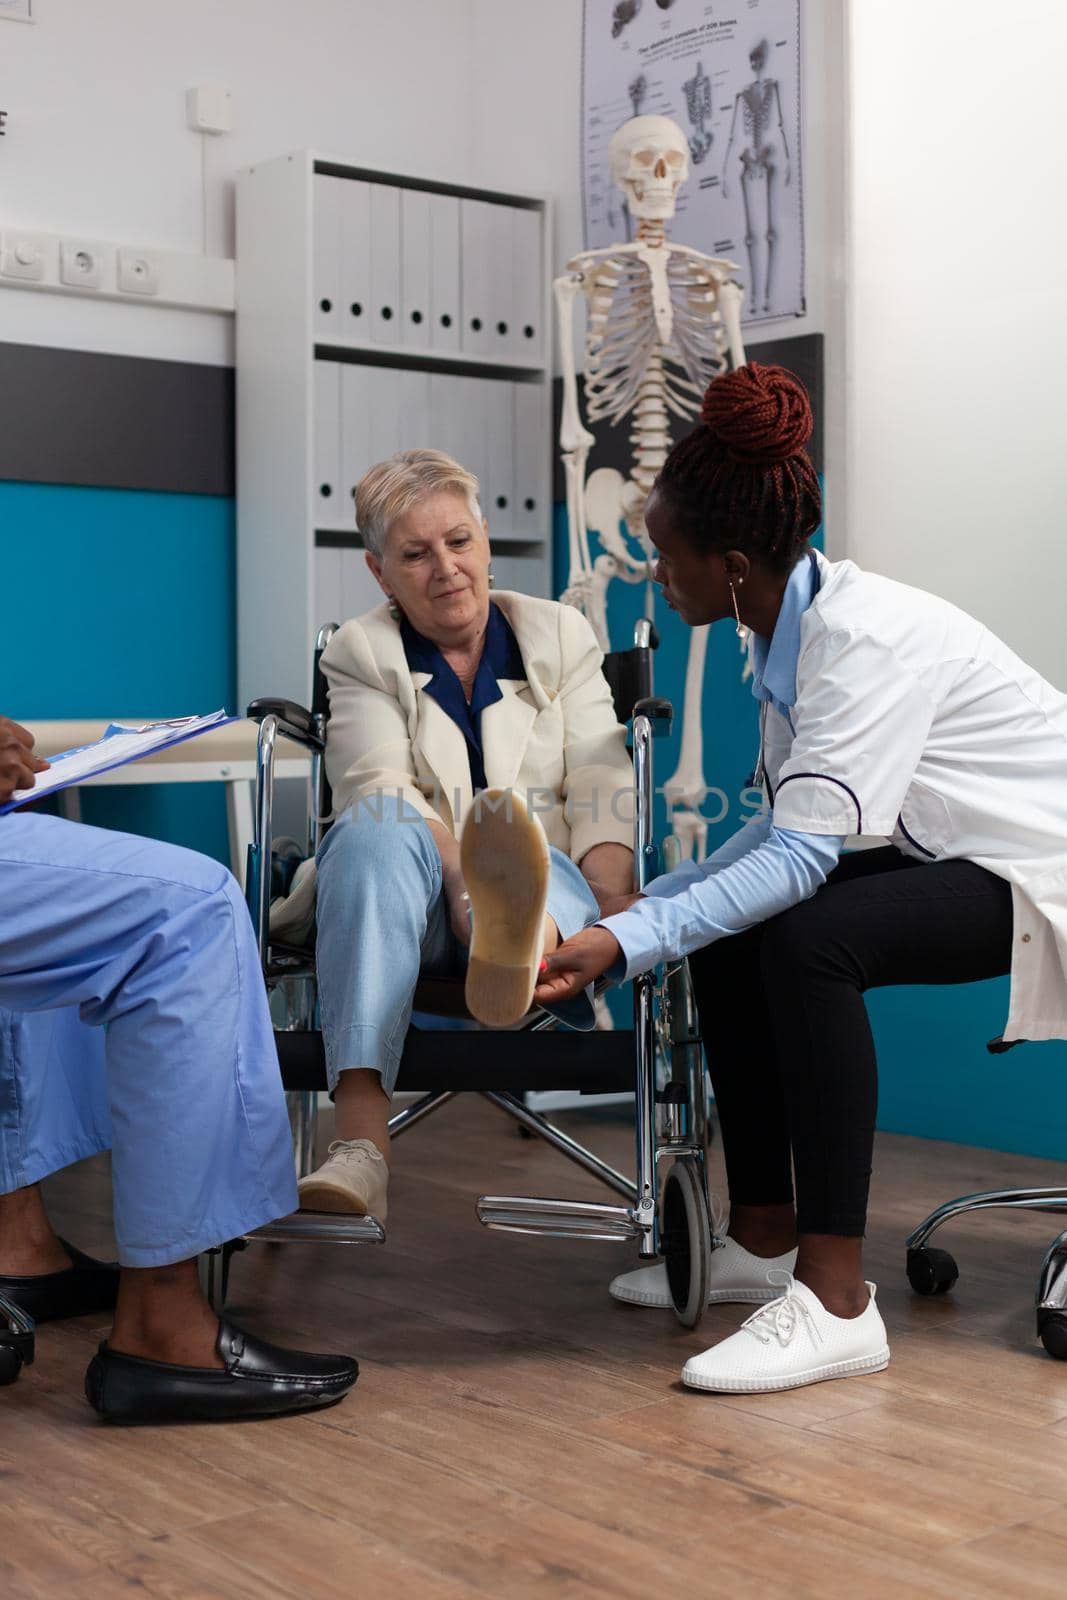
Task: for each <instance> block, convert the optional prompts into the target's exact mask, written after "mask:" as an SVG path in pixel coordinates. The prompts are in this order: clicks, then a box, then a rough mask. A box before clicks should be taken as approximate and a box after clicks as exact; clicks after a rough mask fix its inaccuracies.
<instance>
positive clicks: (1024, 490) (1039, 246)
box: [846, 0, 1067, 689]
mask: <svg viewBox="0 0 1067 1600" xmlns="http://www.w3.org/2000/svg"><path fill="white" fill-rule="evenodd" d="M850 9H851V17H850V26H851V75H852V130H853V134H852V159H851V178H850V185H849V194H850V211H851V238H850V242H849V265H848V284H849V295H848V299H849V304H848V351H849V372H850V383H849V393H848V413H847V435H848V437H847V456H846V472H847V497H848V498H847V506H848V516H847V531H846V539H847V548H848V553H849V554H850V555H852V556H853V557H854V558H855V559H856V560H857V561H858V562H859V563H860V564H861V565H864V566H868V567H871V568H872V569H874V570H876V571H879V572H883V573H886V574H887V575H888V576H890V577H895V578H899V579H901V580H903V581H905V582H909V583H915V584H917V585H919V586H920V587H923V588H927V589H930V590H933V591H934V592H935V593H938V594H942V595H945V596H946V597H947V598H949V599H951V600H954V601H955V602H956V603H957V604H959V605H961V606H963V607H964V608H965V609H967V610H969V611H971V612H972V613H974V614H975V615H977V616H979V617H980V618H982V620H983V621H985V622H986V623H987V624H988V625H989V626H990V627H992V628H994V629H995V630H996V631H997V632H999V633H1000V634H1001V635H1002V637H1004V638H1005V639H1006V640H1007V641H1008V642H1009V643H1010V644H1011V645H1012V646H1013V648H1015V649H1016V650H1018V651H1019V652H1020V653H1021V654H1022V655H1023V656H1025V657H1026V658H1028V659H1029V660H1031V661H1032V662H1033V663H1034V664H1035V665H1036V666H1037V667H1038V668H1039V669H1040V670H1041V671H1043V672H1044V673H1045V674H1046V675H1047V676H1049V677H1050V678H1051V679H1052V680H1053V682H1054V683H1056V684H1057V685H1058V686H1059V687H1060V688H1064V689H1067V629H1065V627H1064V593H1065V579H1067V318H1065V316H1064V296H1063V286H1064V282H1065V281H1067V259H1065V257H1067V209H1065V203H1064V194H1065V186H1067V145H1065V142H1064V137H1063V112H1062V107H1061V105H1060V100H1059V96H1060V93H1061V92H1062V89H1061V86H1060V82H1059V77H1058V71H1059V68H1060V66H1061V65H1062V63H1063V61H1064V60H1065V59H1067V6H1064V5H1063V4H1062V3H1061V0H1015V4H1013V5H1012V6H1011V7H1009V8H1008V9H1005V8H1004V7H1003V6H1001V5H998V4H994V3H993V0H938V3H937V4H931V3H930V0H852V4H851V8H850Z"/></svg>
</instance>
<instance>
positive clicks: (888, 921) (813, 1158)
mask: <svg viewBox="0 0 1067 1600" xmlns="http://www.w3.org/2000/svg"><path fill="white" fill-rule="evenodd" d="M892 854H893V855H896V856H898V861H897V862H895V863H891V862H889V861H885V862H884V864H883V863H880V862H879V861H878V860H876V859H870V858H877V857H885V852H883V851H871V852H862V853H859V854H858V855H856V856H851V857H848V858H846V860H845V862H843V863H842V866H841V867H840V868H839V869H838V870H837V872H835V873H834V874H832V875H831V878H830V879H829V880H828V881H827V883H826V884H825V885H824V887H823V888H822V889H820V890H819V892H818V893H817V894H816V895H814V896H813V897H812V898H811V899H810V900H808V901H805V902H804V904H803V905H799V906H796V907H794V908H793V909H792V910H791V911H787V912H784V913H783V914H782V915H781V916H780V917H776V918H774V919H773V920H772V921H771V922H769V923H768V924H767V925H766V927H765V928H764V931H763V938H762V941H761V945H760V965H761V971H762V989H763V995H764V996H765V1005H766V1010H767V1012H768V1013H769V1019H770V1032H771V1037H772V1038H773V1041H774V1047H775V1049H774V1055H775V1060H776V1063H777V1084H778V1086H779V1088H778V1093H780V1094H781V1096H782V1097H783V1098H784V1102H785V1109H786V1116H787V1120H788V1126H789V1129H790V1134H791V1141H792V1150H793V1164H794V1172H795V1178H796V1191H797V1231H798V1243H799V1255H798V1260H797V1268H796V1275H797V1277H798V1278H799V1279H800V1280H801V1281H802V1282H803V1283H806V1284H807V1285H808V1286H809V1288H811V1289H812V1290H813V1291H814V1293H815V1294H816V1295H817V1296H818V1298H819V1299H820V1300H821V1301H822V1303H823V1305H824V1306H825V1307H826V1309H827V1310H829V1311H831V1312H833V1313H834V1314H835V1315H837V1316H843V1317H847V1316H853V1315H857V1314H859V1313H860V1312H861V1311H862V1310H863V1309H864V1308H865V1307H866V1305H867V1302H868V1295H867V1291H866V1288H865V1286H864V1280H863V1267H862V1254H861V1252H862V1238H863V1233H864V1228H865V1225H866V1213H867V1193H868V1187H869V1183H870V1172H871V1160H872V1152H873V1146H874V1122H875V1113H876V1109H877V1066H876V1061H875V1052H874V1041H873V1037H872V1034H871V1027H870V1022H869V1020H868V1017H867V1009H866V1006H865V1004H864V1001H863V995H864V993H865V991H866V990H867V989H872V988H879V987H884V986H886V985H889V984H948V983H971V982H975V981H978V980H980V979H984V978H992V977H998V976H1001V975H1003V974H1004V973H1006V972H1008V971H1009V969H1010V965H1011V940H1012V897H1011V888H1010V885H1009V884H1008V883H1007V882H1006V881H1005V880H1003V879H1001V878H998V877H995V876H994V875H993V874H992V873H990V872H987V871H985V869H984V868H982V867H978V866H976V865H975V864H974V863H973V862H970V861H941V862H929V863H919V862H912V861H911V860H910V858H906V857H901V856H899V853H898V852H895V851H894V852H892ZM865 856H867V857H868V859H867V860H865V859H864V857H865ZM900 865H907V866H908V867H910V868H911V869H912V870H907V871H901V870H898V868H899V866H900ZM880 867H883V870H879V868H880ZM884 867H888V868H889V870H884Z"/></svg>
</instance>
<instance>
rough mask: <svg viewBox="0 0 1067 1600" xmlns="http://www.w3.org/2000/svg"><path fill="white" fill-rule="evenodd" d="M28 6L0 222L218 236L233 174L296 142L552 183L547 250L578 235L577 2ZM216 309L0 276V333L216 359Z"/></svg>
mask: <svg viewBox="0 0 1067 1600" xmlns="http://www.w3.org/2000/svg"><path fill="white" fill-rule="evenodd" d="M34 10H35V12H36V13H37V16H38V21H37V22H36V24H35V25H33V26H31V27H25V26H19V25H17V24H14V23H3V22H0V105H2V106H3V107H4V108H5V109H6V110H7V111H8V113H9V123H8V133H7V136H6V138H5V139H4V140H3V141H2V143H0V171H2V183H0V224H3V223H13V224H15V225H17V226H18V227H21V228H25V229H30V228H37V229H40V230H41V231H45V232H50V233H73V234H81V235H83V236H86V237H88V238H97V239H103V240H117V241H124V242H128V243H130V244H140V245H145V246H150V247H151V246H155V247H157V248H161V249H172V250H187V251H200V250H202V249H205V248H206V251H207V253H209V254H212V255H232V254H233V215H232V212H233V199H232V175H233V173H234V172H235V171H236V170H237V169H238V168H239V167H242V166H246V165H248V164H249V163H251V162H253V161H257V160H263V159H265V158H268V157H271V156H275V155H281V154H283V153H284V152H286V151H288V150H294V149H300V148H304V147H312V148H315V149H321V150H323V151H326V152H328V153H331V154H336V155H338V156H343V157H350V158H355V159H357V160H359V161H361V162H363V163H365V164H366V165H367V166H369V167H381V168H385V169H389V170H393V171H400V172H410V173H414V174H418V175H421V176H424V177H438V178H443V179H450V180H452V181H458V182H467V183H472V184H476V185H485V186H490V187H491V186H496V187H499V188H502V189H512V190H518V191H520V192H527V191H528V192H534V193H549V194H551V195H552V196H553V197H554V198H555V200H556V202H557V225H558V228H559V239H560V241H561V249H563V248H567V247H569V248H571V249H573V248H574V247H575V245H576V243H577V240H578V230H579V193H578V122H579V96H580V37H581V6H580V4H579V0H537V4H536V5H527V4H525V3H523V0H225V3H224V4H220V3H219V0H151V3H147V4H146V0H91V3H87V0H37V3H36V4H35V7H34ZM198 83H221V84H224V85H225V86H226V87H228V88H229V89H230V90H231V92H232V95H233V103H234V122H235V127H234V132H233V133H232V134H230V135H224V136H219V137H217V138H212V137H208V136H201V135H198V134H195V133H193V132H191V131H190V130H189V129H187V127H186V125H185V91H186V89H187V88H189V87H190V86H192V85H194V84H198ZM202 144H203V149H202ZM202 161H203V162H204V163H205V164H206V187H205V185H204V183H203V181H202ZM231 320H232V319H230V318H227V317H224V316H213V315H202V314H198V313H192V312H175V311H164V310H160V309H157V308H154V307H142V306H138V305H132V306H131V305H126V304H107V303H92V302H89V301H86V300H83V299H77V300H75V299H68V298H66V297H59V296H55V295H48V294H41V293H34V292H32V291H31V292H27V291H19V290H11V289H7V288H3V289H0V340H21V341H23V342H27V343H36V344H56V345H64V346H68V347H70V348H86V349H102V350H117V351H126V352H129V353H131V354H143V355H160V356H169V357H175V358H184V359H187V360H198V361H213V362H225V361H229V360H231V359H232V328H231V325H230V324H231Z"/></svg>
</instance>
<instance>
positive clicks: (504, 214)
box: [236, 151, 552, 705]
mask: <svg viewBox="0 0 1067 1600" xmlns="http://www.w3.org/2000/svg"><path fill="white" fill-rule="evenodd" d="M550 263H551V241H550V238H549V216H548V208H547V204H546V202H545V200H544V199H543V198H539V197H536V196H531V195H514V194H501V193H497V192H495V191H483V190H477V189H472V188H469V187H466V186H463V185H459V184H450V183H443V182H436V181H431V180H428V179H422V178H413V177H410V176H405V175H402V174H397V173H386V172H373V171H368V170H367V169H366V168H363V167H361V166H359V165H358V164H357V163H355V162H349V161H339V160H337V159H335V158H334V157H328V156H323V155H318V154H315V153H314V152H311V151H300V152H298V153H296V154H294V155H288V156H282V157H279V158H278V159H276V160H273V161H268V162H263V163H260V164H257V165H256V166H253V167H249V168H247V169H246V170H245V171H243V172H241V173H240V174H239V176H238V179H237V282H236V301H237V561H238V585H237V591H238V697H239V703H240V704H241V705H244V704H246V703H247V701H248V700H250V699H252V698H253V697H255V696H256V695H265V694H272V695H286V696H288V697H290V698H293V699H298V700H302V701H303V700H305V699H306V697H307V694H308V690H309V673H310V659H311V642H312V639H313V637H314V634H315V631H316V629H317V628H318V627H319V626H320V624H321V623H323V622H332V621H343V620H344V619H345V618H347V617H351V616H358V615H359V614H360V613H361V612H363V611H366V610H369V609H370V607H371V606H374V605H377V604H378V602H379V600H380V599H381V592H380V590H379V589H378V587H377V585H376V584H375V582H374V580H373V579H372V577H371V575H370V573H369V572H368V571H367V568H366V562H365V559H364V553H363V550H362V548H361V545H360V541H359V537H358V535H357V533H356V530H355V514H354V508H353V505H352V499H351V495H352V490H353V488H354V486H355V484H356V483H357V482H358V480H359V478H360V477H361V476H362V474H363V473H364V472H365V471H366V470H367V468H368V467H369V466H371V465H373V463H374V462H375V461H380V460H382V459H383V457H385V456H387V455H390V454H392V452H393V451H394V450H399V449H404V448H413V447H418V446H430V447H433V448H436V449H441V450H446V451H448V453H449V454H450V455H454V456H455V457H456V458H457V459H458V460H460V461H462V462H463V464H464V465H465V466H466V467H468V468H470V469H471V470H472V471H473V472H474V473H475V474H476V475H477V477H478V479H479V482H480V483H481V485H482V507H483V510H484V512H485V515H486V517H487V518H488V521H489V534H490V540H491V543H492V548H493V571H494V574H495V576H496V581H497V584H498V586H499V587H501V588H515V589H522V590H524V591H525V592H526V593H528V594H543V595H549V594H550V593H551V582H552V495H551V481H552V480H551V459H552V458H551V448H552V447H551V428H552V395H551V369H550V365H549V361H550V356H549V350H550V342H551V341H550V334H551V320H550V301H549V295H550V278H551V272H550Z"/></svg>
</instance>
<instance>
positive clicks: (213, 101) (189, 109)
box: [185, 84, 233, 133]
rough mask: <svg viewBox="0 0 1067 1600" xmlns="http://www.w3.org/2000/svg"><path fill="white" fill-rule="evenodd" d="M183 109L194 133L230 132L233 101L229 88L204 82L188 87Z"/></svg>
mask: <svg viewBox="0 0 1067 1600" xmlns="http://www.w3.org/2000/svg"><path fill="white" fill-rule="evenodd" d="M185 111H186V117H187V120H188V123H189V126H190V128H192V129H193V131H194V133H230V132H231V131H232V129H233V101H232V100H231V98H230V91H229V89H223V88H221V87H220V86H219V85H217V84H206V85H203V86H201V87H200V88H198V89H188V90H187V91H186V95H185Z"/></svg>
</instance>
